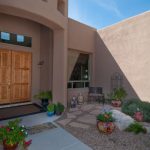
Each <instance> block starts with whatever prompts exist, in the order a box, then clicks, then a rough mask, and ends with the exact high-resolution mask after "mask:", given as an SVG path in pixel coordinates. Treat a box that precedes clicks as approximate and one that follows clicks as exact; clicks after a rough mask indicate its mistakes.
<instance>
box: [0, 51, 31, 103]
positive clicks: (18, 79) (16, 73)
mask: <svg viewBox="0 0 150 150" xmlns="http://www.w3.org/2000/svg"><path fill="white" fill-rule="evenodd" d="M31 62H32V55H31V53H30V52H20V51H12V50H4V49H0V104H9V103H17V102H25V101H30V98H31V97H30V95H31Z"/></svg>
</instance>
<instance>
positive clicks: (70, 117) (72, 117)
mask: <svg viewBox="0 0 150 150" xmlns="http://www.w3.org/2000/svg"><path fill="white" fill-rule="evenodd" d="M67 118H68V119H75V118H76V115H74V114H71V113H67Z"/></svg>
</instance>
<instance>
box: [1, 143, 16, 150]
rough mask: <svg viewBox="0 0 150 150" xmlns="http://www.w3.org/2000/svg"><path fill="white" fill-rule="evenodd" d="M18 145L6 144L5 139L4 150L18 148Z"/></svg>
mask: <svg viewBox="0 0 150 150" xmlns="http://www.w3.org/2000/svg"><path fill="white" fill-rule="evenodd" d="M17 147H18V144H13V145H8V144H6V141H3V150H16V149H17Z"/></svg>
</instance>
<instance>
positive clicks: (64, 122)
mask: <svg viewBox="0 0 150 150" xmlns="http://www.w3.org/2000/svg"><path fill="white" fill-rule="evenodd" d="M71 120H72V119H63V120H59V121H57V122H58V123H59V124H61V125H63V126H66V125H67V124H68V123H69V122H70V121H71Z"/></svg>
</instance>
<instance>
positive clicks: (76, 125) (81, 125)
mask: <svg viewBox="0 0 150 150" xmlns="http://www.w3.org/2000/svg"><path fill="white" fill-rule="evenodd" d="M69 125H70V126H71V127H76V128H82V129H88V128H90V126H89V125H87V124H83V123H78V122H71V123H70V124H69Z"/></svg>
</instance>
